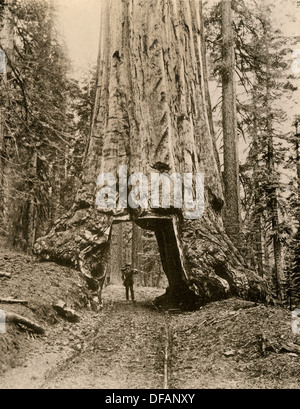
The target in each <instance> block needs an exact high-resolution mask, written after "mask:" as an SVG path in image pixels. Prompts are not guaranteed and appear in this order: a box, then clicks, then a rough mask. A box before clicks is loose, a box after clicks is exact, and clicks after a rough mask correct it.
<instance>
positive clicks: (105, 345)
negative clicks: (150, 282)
mask: <svg viewBox="0 0 300 409" xmlns="http://www.w3.org/2000/svg"><path fill="white" fill-rule="evenodd" d="M0 244H1V245H0V271H5V272H8V273H11V278H0V298H18V299H26V300H28V304H26V305H23V304H16V305H15V304H6V303H0V309H2V310H5V311H9V312H14V313H17V314H19V315H22V316H25V317H27V318H29V319H31V320H33V321H35V322H37V323H39V324H40V325H41V326H43V327H44V328H45V329H46V334H45V335H42V336H41V335H36V334H34V333H33V332H31V331H30V330H28V329H27V328H26V327H24V326H21V325H16V324H8V325H7V332H6V334H0V388H1V389H16V388H20V389H21V388H22V389H65V388H73V389H75V388H76V389H79V388H80V389H82V388H85V389H119V388H121V389H128V388H131V389H139V388H141V389H150V388H151V389H152V388H153V389H161V388H163V387H168V388H170V389H177V388H183V389H199V388H205V389H210V388H222V389H224V388H226V389H227V388H231V389H232V388H234V389H239V388H249V389H252V388H260V389H264V388H283V389H286V388H299V386H300V352H299V351H300V339H299V335H294V334H293V333H292V330H291V321H292V318H291V313H290V312H289V311H286V310H282V309H280V308H276V307H266V306H263V305H256V304H254V303H249V302H245V301H242V300H238V299H231V300H225V301H222V302H216V303H212V304H209V305H207V306H205V307H203V308H202V309H200V310H199V311H196V312H192V313H181V314H177V313H176V311H171V314H170V313H166V312H164V311H161V310H159V309H157V308H156V307H155V306H154V305H153V301H154V299H155V297H157V296H158V295H160V294H161V293H162V290H159V289H155V288H144V287H138V288H137V289H136V298H137V304H136V306H134V305H133V304H132V303H130V302H127V301H126V300H124V288H122V287H121V286H108V287H107V288H106V289H105V292H104V307H103V309H102V310H101V311H99V312H95V311H92V310H91V308H90V305H89V302H88V295H87V292H86V290H85V286H84V282H83V281H82V278H81V277H80V275H79V273H78V272H77V271H74V270H72V269H69V268H67V267H61V266H58V265H56V264H53V263H39V262H38V261H37V260H35V259H34V258H32V257H30V256H27V255H24V254H23V253H18V252H16V251H15V250H12V249H8V248H7V247H6V246H5V245H4V244H3V242H1V243H0ZM60 300H61V301H63V302H64V303H66V304H67V305H68V306H69V307H70V308H72V309H74V310H75V311H76V313H77V314H78V315H79V316H80V320H79V322H75V323H72V322H69V321H67V320H66V319H63V318H61V317H60V316H59V315H58V314H57V312H56V311H55V310H54V309H53V307H52V304H53V303H56V302H58V301H60ZM174 313H176V314H174ZM166 351H167V353H168V355H169V357H168V359H167V360H166ZM166 363H167V364H168V365H167V366H166ZM166 367H167V369H168V377H166ZM166 382H167V383H166Z"/></svg>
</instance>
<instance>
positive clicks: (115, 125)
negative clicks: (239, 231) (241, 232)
mask: <svg viewBox="0 0 300 409" xmlns="http://www.w3.org/2000/svg"><path fill="white" fill-rule="evenodd" d="M102 5H103V8H102V20H101V39H100V53H99V60H98V89H97V95H96V102H95V108H94V115H93V125H92V130H91V135H90V138H89V143H88V146H87V149H86V155H85V163H84V175H83V180H82V188H81V189H80V190H79V191H78V194H77V197H76V201H75V203H74V205H73V207H72V208H71V209H70V211H69V212H68V213H67V214H66V215H64V216H63V217H62V218H61V219H59V220H58V221H57V222H56V223H55V225H54V227H53V229H52V230H51V232H50V233H49V235H47V236H46V237H44V238H41V239H40V240H38V242H37V244H36V247H35V248H36V252H37V254H39V255H40V256H41V257H42V258H45V259H52V260H55V261H58V262H67V263H71V264H73V265H75V266H77V267H78V268H80V269H81V271H82V273H83V274H85V276H86V278H87V281H88V283H89V285H90V286H91V288H92V289H95V290H96V289H98V296H99V298H101V288H102V285H103V281H104V278H105V273H106V266H107V259H108V255H109V243H110V236H111V228H112V224H113V223H114V222H120V221H122V220H123V221H124V220H131V221H135V222H136V223H137V224H138V225H139V226H140V227H142V228H144V229H149V230H153V231H154V232H155V234H156V237H157V241H158V246H159V251H160V255H161V261H162V264H163V268H164V271H165V273H166V275H167V277H168V280H169V291H168V294H169V295H170V301H172V302H173V303H174V304H176V305H178V304H180V303H181V304H182V305H183V306H184V307H186V308H194V307H195V306H197V305H202V304H204V303H205V302H208V301H211V300H217V299H222V298H225V297H229V296H232V295H236V296H241V297H244V298H248V299H255V300H263V299H264V298H265V296H266V289H265V284H264V282H263V281H262V280H261V279H260V278H259V277H258V276H257V275H256V274H255V273H253V272H252V271H250V270H248V269H247V268H246V267H245V266H244V263H243V260H242V258H241V257H240V255H239V253H238V252H237V250H236V249H235V247H234V245H233V244H232V242H231V241H230V240H229V238H228V237H227V236H226V234H225V232H224V228H223V225H222V217H221V209H222V206H223V191H222V183H221V175H220V168H219V166H218V159H217V156H216V148H215V142H214V136H213V134H212V124H211V122H210V118H211V112H210V101H209V99H208V93H207V76H206V72H205V68H204V67H205V54H204V49H205V47H204V43H203V41H204V40H203V21H202V10H201V1H200V0H187V1H184V2H183V1H181V0H166V1H161V0H147V1H145V0H144V1H143V0H131V1H129V0H103V1H102ZM120 165H126V166H127V167H128V175H130V174H132V173H133V172H142V173H143V174H144V175H145V176H146V177H147V178H148V181H150V174H151V173H153V172H155V173H158V174H159V173H160V172H165V173H168V174H172V173H175V172H177V173H178V174H180V175H183V174H184V173H191V174H193V175H195V174H196V173H204V175H205V190H204V199H205V211H204V216H203V217H202V218H198V219H195V220H192V219H188V218H187V213H186V210H187V209H186V208H185V207H183V208H182V209H177V208H174V206H173V207H172V206H171V207H170V208H169V209H162V208H161V207H159V208H156V209H154V208H150V207H149V206H148V207H147V203H146V204H144V205H143V207H141V206H138V208H137V209H132V208H130V207H128V208H127V207H126V205H125V204H123V205H122V206H121V208H117V209H114V208H109V209H99V208H98V207H97V205H96V195H97V192H99V189H100V188H101V187H102V186H97V185H96V179H97V177H98V175H99V174H100V173H103V172H105V173H108V172H110V173H112V174H113V175H115V177H116V180H117V186H118V187H119V186H120V185H121V179H122V176H121V175H120V177H119V176H118V169H119V166H120ZM126 182H127V178H126ZM99 183H100V182H99ZM128 190H130V187H129V189H128ZM194 190H195V189H194ZM108 193H109V194H108V196H109V197H110V191H109V190H108ZM123 193H124V192H123ZM128 193H129V192H128ZM195 193H196V192H195V191H194V194H195Z"/></svg>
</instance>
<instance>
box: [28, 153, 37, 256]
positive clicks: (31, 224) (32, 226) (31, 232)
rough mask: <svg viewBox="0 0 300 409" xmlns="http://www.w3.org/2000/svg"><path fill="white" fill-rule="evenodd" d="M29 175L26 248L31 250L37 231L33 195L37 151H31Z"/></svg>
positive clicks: (35, 207)
mask: <svg viewBox="0 0 300 409" xmlns="http://www.w3.org/2000/svg"><path fill="white" fill-rule="evenodd" d="M30 165H31V166H30V176H31V178H32V182H31V183H30V185H31V186H30V187H31V192H30V193H29V195H30V197H29V199H28V211H27V237H28V249H30V250H32V249H33V246H34V243H35V240H36V232H37V203H36V197H35V183H36V177H37V166H38V156H37V152H33V154H32V158H31V164H30Z"/></svg>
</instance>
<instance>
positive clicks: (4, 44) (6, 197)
mask: <svg viewBox="0 0 300 409" xmlns="http://www.w3.org/2000/svg"><path fill="white" fill-rule="evenodd" d="M10 3H11V0H7V1H6V2H5V3H3V4H0V49H1V50H3V51H4V52H5V65H6V66H5V67H4V68H5V70H4V73H0V97H1V98H0V108H1V109H0V110H1V113H0V120H1V125H0V193H1V195H0V218H1V219H2V228H1V232H2V233H4V234H5V235H6V236H7V235H8V234H9V231H10V208H11V201H12V191H13V189H12V187H13V174H12V163H11V162H12V156H13V155H12V154H13V150H14V149H13V142H12V138H11V135H10V132H9V129H8V127H7V108H8V99H7V89H6V87H7V77H8V76H9V75H10V71H11V70H10V67H9V65H8V64H7V62H8V59H9V58H10V57H11V54H12V50H13V26H12V22H11V13H10V10H9V6H10Z"/></svg>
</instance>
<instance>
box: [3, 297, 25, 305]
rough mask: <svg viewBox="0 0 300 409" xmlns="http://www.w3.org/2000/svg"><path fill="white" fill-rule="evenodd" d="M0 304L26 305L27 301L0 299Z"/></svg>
mask: <svg viewBox="0 0 300 409" xmlns="http://www.w3.org/2000/svg"><path fill="white" fill-rule="evenodd" d="M0 304H28V301H27V300H17V299H14V298H0Z"/></svg>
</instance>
